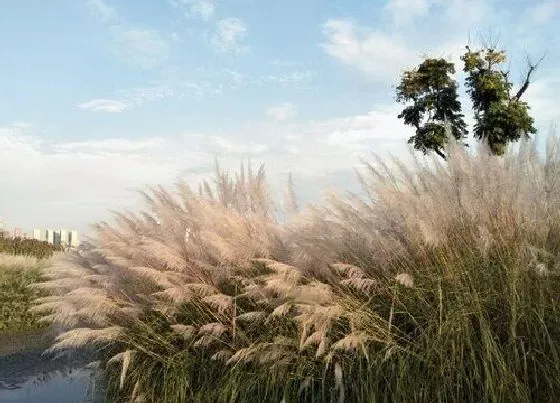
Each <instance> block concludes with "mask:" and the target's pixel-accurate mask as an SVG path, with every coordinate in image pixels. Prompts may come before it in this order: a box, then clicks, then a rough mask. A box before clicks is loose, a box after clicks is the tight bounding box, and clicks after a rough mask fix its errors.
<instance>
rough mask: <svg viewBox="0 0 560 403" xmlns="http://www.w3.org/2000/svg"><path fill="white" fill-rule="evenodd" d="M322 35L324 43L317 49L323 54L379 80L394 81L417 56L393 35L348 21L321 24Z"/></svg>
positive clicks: (331, 21)
mask: <svg viewBox="0 0 560 403" xmlns="http://www.w3.org/2000/svg"><path fill="white" fill-rule="evenodd" d="M323 34H324V35H325V38H326V41H325V42H324V43H323V44H322V45H321V46H322V48H323V50H324V51H325V52H326V53H327V54H329V55H331V56H333V57H335V58H337V59H338V60H340V61H341V62H343V63H345V64H347V65H350V66H354V67H356V68H358V69H360V70H361V71H363V72H364V73H366V74H367V75H368V76H370V77H371V78H372V79H376V80H379V81H385V80H387V79H388V78H390V79H392V78H394V77H395V76H396V75H398V74H399V71H400V69H402V68H403V66H405V65H406V64H408V63H410V61H411V60H414V59H415V58H416V57H417V54H416V52H415V51H414V50H412V49H411V48H410V47H409V46H407V44H405V43H404V42H403V41H401V40H399V39H398V38H397V37H396V36H395V35H394V34H393V35H389V34H386V33H384V32H379V31H370V32H368V30H366V29H365V28H363V27H360V26H358V25H357V24H356V23H355V22H353V21H351V20H346V19H342V20H336V19H333V20H328V21H327V22H326V23H325V24H324V25H323Z"/></svg>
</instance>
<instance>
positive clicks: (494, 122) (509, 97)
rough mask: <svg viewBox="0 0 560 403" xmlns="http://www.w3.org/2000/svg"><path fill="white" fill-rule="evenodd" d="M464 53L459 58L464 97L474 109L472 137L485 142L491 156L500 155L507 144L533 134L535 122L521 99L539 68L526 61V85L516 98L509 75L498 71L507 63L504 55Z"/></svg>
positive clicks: (490, 49) (469, 51) (498, 53)
mask: <svg viewBox="0 0 560 403" xmlns="http://www.w3.org/2000/svg"><path fill="white" fill-rule="evenodd" d="M466 49H467V52H466V53H465V54H464V55H463V56H462V57H461V60H462V61H463V62H464V64H465V65H464V68H463V71H464V72H465V73H467V78H466V79H465V83H466V87H467V93H468V94H469V96H470V98H471V100H472V103H473V109H474V117H475V121H476V123H475V127H474V131H473V134H474V137H475V138H477V139H479V140H485V141H486V142H488V145H489V147H490V150H491V152H492V153H493V154H496V155H502V154H503V153H504V151H505V148H506V146H507V144H508V143H509V142H513V141H517V140H519V139H520V138H521V137H522V136H524V137H529V135H530V134H534V133H536V129H535V127H534V126H533V124H534V120H533V118H532V117H531V116H529V105H528V104H527V103H526V102H523V101H521V97H522V96H523V94H524V93H525V91H526V90H527V88H529V83H530V79H531V75H532V73H533V72H534V71H535V69H536V68H537V67H538V65H539V63H540V62H541V61H542V58H541V59H540V60H539V62H538V63H537V64H532V63H531V62H530V61H529V60H528V66H529V67H528V70H527V74H526V76H525V81H524V82H523V84H522V86H521V87H520V88H519V90H518V91H517V92H515V94H512V92H511V90H512V88H513V84H512V83H511V82H510V81H509V72H505V71H503V70H500V69H498V66H499V65H501V64H503V63H504V62H505V61H506V54H505V52H504V51H496V50H495V49H493V48H485V49H482V50H479V51H476V52H474V51H471V49H470V48H469V47H468V46H467V47H466Z"/></svg>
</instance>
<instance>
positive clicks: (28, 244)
mask: <svg viewBox="0 0 560 403" xmlns="http://www.w3.org/2000/svg"><path fill="white" fill-rule="evenodd" d="M62 250H63V247H62V246H55V245H51V244H49V243H48V242H45V241H38V240H36V239H24V238H0V253H7V254H10V255H18V256H20V255H21V256H33V257H36V258H38V259H45V258H50V257H52V255H53V252H55V251H62Z"/></svg>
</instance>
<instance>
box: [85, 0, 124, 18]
mask: <svg viewBox="0 0 560 403" xmlns="http://www.w3.org/2000/svg"><path fill="white" fill-rule="evenodd" d="M87 6H88V8H89V10H90V11H91V13H92V14H93V15H94V16H95V17H96V18H97V19H99V21H101V22H103V23H108V22H111V21H114V20H117V19H118V14H117V11H116V10H115V8H114V7H112V6H109V5H108V4H107V3H105V2H104V1H103V0H88V1H87Z"/></svg>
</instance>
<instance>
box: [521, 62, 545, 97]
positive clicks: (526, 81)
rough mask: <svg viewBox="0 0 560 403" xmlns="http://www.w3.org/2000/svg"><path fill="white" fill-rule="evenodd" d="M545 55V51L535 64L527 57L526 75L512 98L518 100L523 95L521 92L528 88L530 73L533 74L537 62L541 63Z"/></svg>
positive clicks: (537, 65)
mask: <svg viewBox="0 0 560 403" xmlns="http://www.w3.org/2000/svg"><path fill="white" fill-rule="evenodd" d="M545 56H546V53H545V54H544V55H542V57H541V58H540V59H539V61H538V62H537V63H536V64H532V63H531V61H530V60H529V58H527V63H528V65H529V70H528V71H527V75H526V76H525V82H524V83H523V85H522V86H521V88H519V91H517V94H515V97H513V99H514V100H516V101H519V100H520V99H521V97H522V96H523V94H524V93H525V91H527V88H529V83H530V80H531V74H533V72H534V71H535V70H536V69H537V68H538V67H539V64H541V62H542V61H543V59H544V57H545Z"/></svg>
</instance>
